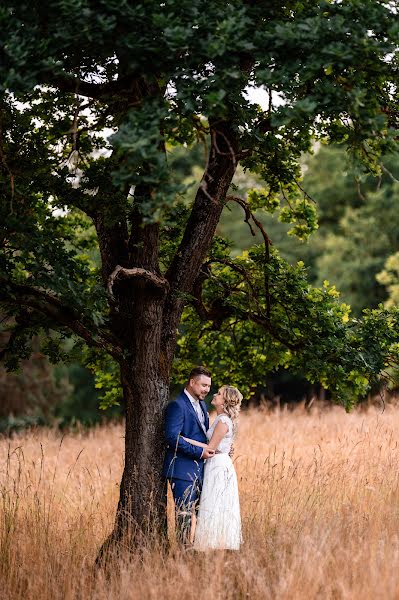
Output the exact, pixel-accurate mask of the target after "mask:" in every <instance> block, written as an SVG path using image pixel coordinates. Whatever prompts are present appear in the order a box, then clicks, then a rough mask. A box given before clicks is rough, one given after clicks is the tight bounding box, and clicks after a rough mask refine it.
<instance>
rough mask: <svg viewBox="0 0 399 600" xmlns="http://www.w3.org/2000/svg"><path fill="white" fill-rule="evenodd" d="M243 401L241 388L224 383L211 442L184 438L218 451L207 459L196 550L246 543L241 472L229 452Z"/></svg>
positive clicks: (217, 396) (233, 547)
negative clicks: (242, 521) (242, 528)
mask: <svg viewBox="0 0 399 600" xmlns="http://www.w3.org/2000/svg"><path fill="white" fill-rule="evenodd" d="M241 401H242V394H241V393H240V392H239V391H238V389H237V388H235V387H233V386H230V385H224V386H222V387H221V388H220V390H219V391H218V393H217V394H215V396H214V397H213V400H212V402H211V404H213V406H214V407H215V408H216V413H217V416H216V419H215V421H214V422H213V424H212V426H211V427H210V428H209V429H208V431H207V438H208V444H207V445H206V444H202V443H201V442H197V441H195V440H192V439H190V438H184V439H185V440H186V441H188V442H190V444H194V445H196V446H201V447H203V448H209V449H211V450H215V451H216V453H215V455H214V456H213V457H212V458H210V459H209V460H207V461H206V463H205V472H204V482H203V487H202V493H201V499H200V505H199V510H198V516H197V527H196V530H195V537H194V549H196V550H207V549H228V550H239V548H240V544H241V543H242V536H241V517H240V501H239V498H238V485H237V476H236V472H235V469H234V466H233V463H232V460H231V458H230V456H229V452H230V451H231V447H232V443H233V440H234V436H235V432H236V426H237V418H238V414H239V412H240V405H241Z"/></svg>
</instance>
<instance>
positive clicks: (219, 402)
mask: <svg viewBox="0 0 399 600" xmlns="http://www.w3.org/2000/svg"><path fill="white" fill-rule="evenodd" d="M211 404H212V405H213V406H214V407H215V408H218V407H221V406H223V404H224V398H223V388H220V389H219V391H218V392H217V393H216V394H215V395H214V396H213V400H212V402H211Z"/></svg>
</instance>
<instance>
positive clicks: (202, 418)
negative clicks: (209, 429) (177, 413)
mask: <svg viewBox="0 0 399 600" xmlns="http://www.w3.org/2000/svg"><path fill="white" fill-rule="evenodd" d="M184 393H185V394H186V396H187V397H188V399H189V400H190V402H191V404H192V406H193V408H194V410H195V412H196V413H197V416H198V418H199V420H200V423H201V425H202V429H203V430H204V432H205V433H206V429H205V416H204V413H203V411H202V408H201V405H200V403H199V400H197V399H196V398H194V397H193V396H192V395H191V394H190V393H189V392H188V391H187V390H186V389H185V390H184Z"/></svg>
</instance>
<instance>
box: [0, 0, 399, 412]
mask: <svg viewBox="0 0 399 600" xmlns="http://www.w3.org/2000/svg"><path fill="white" fill-rule="evenodd" d="M0 22H1V26H2V31H3V42H2V55H3V59H4V60H3V62H2V66H1V70H0V76H1V80H0V89H1V122H0V151H1V167H0V169H1V179H0V199H1V204H0V222H1V225H0V242H1V255H0V278H1V291H0V301H1V303H2V306H3V307H4V311H5V314H6V319H5V321H4V323H5V326H6V327H7V329H10V330H11V331H12V335H11V337H10V342H9V344H8V346H7V348H5V350H4V353H3V354H4V358H5V360H6V364H7V366H8V367H9V368H16V367H17V364H18V360H19V358H21V357H25V356H27V355H28V354H29V352H30V339H31V337H32V335H34V334H38V333H40V335H41V336H43V338H45V339H46V342H45V345H44V348H45V350H46V352H47V354H48V355H49V356H50V358H51V359H52V360H54V361H57V360H59V359H60V358H64V355H63V353H64V352H65V345H64V343H63V342H64V340H65V339H66V338H67V337H68V336H70V335H71V332H72V335H73V336H74V339H75V340H77V339H78V338H79V339H81V340H83V341H81V342H76V345H75V349H74V352H75V355H76V354H80V353H81V351H82V344H83V342H84V343H85V344H87V345H88V347H89V348H90V352H89V353H88V354H87V358H86V360H87V364H89V365H90V366H91V367H92V368H93V369H94V370H96V372H97V374H98V379H97V386H98V387H99V388H100V389H102V390H105V396H104V398H103V404H104V406H106V405H110V404H113V403H114V402H115V399H116V398H117V397H118V396H119V395H120V389H119V384H118V383H117V382H116V378H117V375H116V371H117V369H118V368H119V365H120V364H122V363H123V362H124V361H126V360H128V359H129V360H133V359H134V352H135V351H136V350H135V347H133V345H132V343H131V340H132V339H133V338H134V335H132V332H134V331H135V329H134V327H135V326H136V327H138V324H134V323H132V322H131V315H129V314H128V313H126V314H125V313H123V311H124V310H125V308H124V305H123V302H120V298H119V296H118V294H114V293H113V291H112V285H113V283H115V280H112V273H113V272H114V269H115V268H116V267H117V266H121V265H122V267H123V268H125V269H131V270H132V269H135V268H139V269H141V274H142V275H143V271H145V273H144V278H145V277H147V280H146V281H147V282H148V281H150V282H151V281H152V284H153V285H154V288H156V287H157V286H158V288H157V289H152V292H151V294H152V296H151V298H152V299H153V300H154V302H155V301H156V300H157V299H158V298H159V297H160V292H159V288H160V287H162V286H163V289H165V290H166V289H167V288H168V286H172V288H173V289H171V290H169V291H167V292H165V293H166V294H169V296H168V302H167V303H166V304H167V306H169V307H170V306H172V305H173V306H174V305H176V306H180V304H182V302H181V301H182V300H184V302H183V304H185V305H186V309H185V312H184V315H183V318H182V325H181V332H180V337H179V341H178V352H177V357H176V365H175V371H174V377H175V379H180V378H182V377H183V372H184V373H185V372H186V369H187V368H188V363H189V362H190V364H191V363H192V362H193V361H194V360H195V359H197V360H198V362H205V363H207V364H209V365H212V366H213V368H214V370H215V373H216V374H217V377H219V378H220V379H224V380H228V381H231V382H236V383H238V384H239V385H241V386H242V387H244V388H245V389H246V390H247V392H248V393H249V390H250V389H252V388H253V386H254V385H256V384H258V383H259V382H261V381H262V379H263V377H264V374H265V373H266V372H267V371H268V370H270V369H273V368H276V367H278V366H279V365H285V366H287V367H290V368H291V369H294V370H296V371H297V372H301V373H302V374H305V375H306V376H307V377H308V378H309V379H310V380H312V381H315V380H321V381H323V383H324V385H326V386H329V387H330V388H331V389H332V390H333V392H334V393H335V395H336V397H337V398H338V399H339V400H340V401H342V402H344V403H346V405H348V406H349V405H350V404H351V403H352V402H353V401H354V399H355V398H356V395H357V394H360V393H363V392H364V391H365V389H366V388H367V386H368V385H369V384H370V382H371V381H372V380H373V379H374V378H375V377H377V376H378V375H379V373H380V372H381V370H382V369H383V367H384V356H385V355H386V353H388V354H389V355H390V356H391V357H393V360H396V357H397V355H396V349H395V346H394V345H392V344H393V342H392V340H393V336H394V333H395V332H396V333H397V332H398V329H397V315H396V313H395V311H394V310H393V311H392V312H391V313H389V315H388V313H387V312H386V310H385V309H382V308H381V309H378V310H376V311H372V312H370V313H367V314H366V315H365V317H364V320H363V321H355V320H353V319H351V318H350V315H349V310H348V307H347V306H346V305H345V304H342V303H340V302H339V299H337V297H336V296H337V294H336V291H335V288H334V287H331V286H329V285H327V284H326V285H325V286H323V287H321V288H320V289H316V288H313V287H311V286H310V285H309V283H308V280H307V275H306V270H305V268H304V267H303V265H302V264H296V265H294V266H292V265H290V264H288V263H287V262H285V261H284V260H283V259H282V258H281V257H280V256H279V254H278V252H277V251H275V250H274V249H272V248H271V247H270V240H269V238H268V235H267V232H266V231H265V230H264V228H263V229H262V225H261V223H260V222H258V219H257V217H256V215H255V214H254V211H255V210H258V211H265V212H268V213H273V212H275V211H276V212H277V213H278V214H279V219H280V221H281V222H282V223H287V224H289V225H290V226H291V229H290V234H292V235H295V236H297V237H299V238H300V239H307V238H308V237H309V235H310V234H311V233H312V232H314V231H315V230H316V228H317V218H316V211H315V207H314V204H313V202H312V200H311V199H310V198H309V197H308V196H307V194H306V193H304V191H303V189H302V185H301V157H302V156H303V153H305V152H309V151H311V149H312V146H313V144H314V141H315V140H317V141H323V142H333V143H342V144H345V145H346V146H347V147H349V149H350V150H351V152H352V154H353V156H355V157H356V158H357V159H361V160H362V161H363V164H364V165H366V168H367V169H368V170H371V171H373V172H374V173H377V174H378V173H379V168H380V167H379V160H380V157H381V153H382V152H388V151H390V150H392V149H393V148H394V147H395V143H396V138H395V136H396V135H397V131H396V129H397V100H396V97H395V91H396V86H397V39H398V32H399V25H398V20H397V18H396V14H395V13H393V12H392V11H391V10H390V7H389V6H388V5H387V4H386V3H385V2H382V1H379V0H378V1H376V0H366V1H364V2H358V1H357V0H350V1H348V2H335V1H327V0H320V1H318V2H316V3H315V2H313V1H312V2H310V1H303V2H297V1H289V2H286V3H283V4H281V3H280V2H277V1H273V2H270V1H268V2H256V3H254V2H246V1H233V2H228V3H226V2H221V1H219V0H216V1H214V2H209V3H205V5H204V3H203V2H199V1H196V0H194V1H193V0H190V1H187V0H179V2H177V1H175V0H172V1H171V2H167V3H159V2H158V3H157V2H153V1H149V2H146V3H141V2H130V1H128V0H125V1H122V2H121V1H118V2H116V1H114V0H107V1H105V0H101V1H100V2H98V1H97V2H95V3H94V2H93V1H92V0H68V2H66V1H65V0H49V1H47V2H44V3H43V2H37V1H36V0H35V1H34V2H33V3H30V4H29V5H28V4H27V3H25V2H15V1H13V0H5V1H4V2H3V4H2V7H1V9H0ZM77 24H78V26H77ZM251 86H260V87H262V88H263V89H265V90H266V91H267V93H268V95H269V106H268V108H267V109H265V108H262V107H260V106H258V105H256V104H254V103H251V101H250V99H249V98H248V93H247V91H248V87H251ZM277 97H279V98H280V99H281V100H282V102H280V103H277V102H276V98H277ZM226 132H227V133H226ZM198 142H202V143H203V144H204V146H205V150H206V154H207V160H206V161H204V173H203V174H202V175H201V177H199V179H200V181H197V185H196V186H195V189H194V186H193V185H192V182H191V181H190V180H189V177H188V169H187V167H186V166H183V168H182V162H183V163H184V161H182V160H181V161H180V163H179V160H178V157H179V153H180V157H181V156H184V155H185V154H186V153H187V154H189V153H190V152H195V150H192V148H193V147H195V144H198ZM196 147H198V145H197V146H196ZM172 148H173V149H176V150H175V153H174V152H172V151H171V149H172ZM209 148H211V150H209ZM168 154H170V156H168ZM173 157H175V158H173ZM212 157H213V158H215V157H217V158H218V159H221V157H227V158H225V160H226V161H228V160H229V161H230V165H232V168H231V170H232V172H233V171H237V168H238V164H240V165H241V167H242V168H243V169H244V170H245V171H247V172H248V173H252V174H253V175H255V176H256V177H257V178H260V179H261V180H262V188H261V189H258V188H256V189H255V190H252V191H250V192H249V193H248V194H247V195H246V196H245V197H242V196H238V202H239V204H241V208H243V209H244V213H243V214H244V216H245V218H246V220H247V222H251V223H252V227H253V228H254V229H257V230H258V231H259V232H260V240H261V241H262V242H263V243H262V245H256V246H254V247H253V248H252V249H251V250H250V251H249V252H248V253H247V254H242V255H240V256H237V257H236V258H234V257H233V255H232V253H231V248H230V246H229V244H228V242H226V241H223V240H221V239H219V238H218V237H214V241H213V244H212V247H211V241H210V240H211V238H212V235H210V236H209V240H208V241H206V242H205V241H203V243H202V245H201V242H202V240H203V239H204V238H201V237H200V236H199V234H198V239H199V242H198V245H197V247H196V250H195V252H193V254H192V256H191V257H190V260H189V261H186V263H185V264H184V265H180V273H178V274H176V272H175V266H176V264H178V263H179V260H180V259H179V257H180V256H182V252H183V251H187V249H188V241H187V240H190V236H191V237H193V238H194V239H195V240H196V239H197V237H196V236H197V229H199V227H200V226H201V221H204V222H205V221H206V222H207V223H208V221H209V224H210V225H209V227H211V224H212V227H213V230H214V229H215V227H216V222H217V218H216V217H219V216H220V214H219V215H217V214H216V212H215V213H213V212H212V211H213V209H214V207H215V206H216V207H217V209H218V207H219V206H221V205H222V204H223V203H229V202H230V199H229V197H228V195H227V196H226V194H225V193H224V192H222V191H220V190H222V188H223V186H222V185H221V184H220V185H216V184H218V183H219V180H220V181H222V180H223V177H225V176H226V169H221V170H219V171H217V169H215V172H216V171H217V173H218V175H217V177H219V180H217V181H216V182H215V176H213V175H212V177H211V176H210V175H209V173H210V171H209V169H210V163H211V162H212V161H211V158H212ZM214 162H217V161H216V159H215V160H214ZM209 182H210V183H213V184H214V185H215V188H216V189H218V190H219V192H218V193H219V194H220V197H216V195H215V197H212V196H210V195H209V193H208V191H207V187H206V186H207V185H208V183H209ZM230 191H231V195H232V196H234V195H236V196H237V194H235V192H236V190H235V189H234V187H232V188H230ZM194 192H195V194H194ZM207 194H208V196H207ZM193 196H194V197H195V198H193ZM203 197H206V198H207V201H208V202H207V203H206V202H205V201H203V205H201V206H202V208H201V210H199V209H198V210H197V212H195V208H196V207H197V205H196V201H197V199H198V198H200V199H201V198H202V200H203ZM202 200H201V201H202ZM236 201H237V198H236ZM377 201H380V200H377ZM197 208H198V207H197ZM215 210H216V209H215ZM337 210H338V209H337ZM340 210H342V212H345V209H344V208H343V207H341V208H340ZM201 211H202V212H201ZM214 216H215V219H214ZM211 217H212V218H211ZM348 218H349V217H348ZM207 219H208V220H207ZM348 226H351V225H348ZM213 230H212V231H211V233H212V234H213ZM154 240H155V241H154ZM97 244H99V246H100V254H98V252H97V251H96V249H97ZM184 244H185V245H184ZM198 257H199V258H200V259H201V260H199V258H198ZM197 259H198V261H199V264H201V263H202V268H201V270H200V273H199V275H198V270H199V269H198V268H196V267H194V266H193V267H192V268H193V273H194V271H195V269H197V270H196V272H195V276H194V275H192V279H193V281H192V282H191V284H187V285H186V287H184V286H183V285H181V286H180V287H179V284H178V283H176V282H179V281H180V280H182V281H183V280H184V281H185V280H186V279H185V277H183V275H182V274H181V273H182V271H183V270H184V269H187V268H188V266H187V265H188V263H190V264H191V263H192V264H193V265H194V263H195V260H197ZM136 275H137V272H136V273H135V276H136ZM172 275H174V276H172ZM197 275H198V277H197ZM187 280H188V279H187ZM154 282H155V284H154ZM143 285H144V284H143ZM173 286H175V287H173ZM135 291H136V292H137V293H138V291H140V290H139V286H138V287H136V288H135ZM149 295H150V292H149ZM169 300H170V301H169ZM118 302H119V304H118ZM178 310H180V308H179V309H176V311H177V312H176V315H177V316H180V315H179V314H178ZM121 322H122V323H124V324H125V325H126V326H125V327H123V326H122V325H121ZM164 329H165V331H166V330H167V326H166V325H165V328H164ZM172 329H174V331H175V330H176V328H175V327H173V326H172ZM55 332H56V333H55ZM143 335H144V334H143ZM165 335H166V334H165ZM168 335H169V334H168ZM373 336H374V337H373ZM169 337H171V335H170V336H169ZM172 337H173V336H172ZM165 344H166V342H165ZM370 346H371V348H370ZM140 347H141V348H143V346H140ZM143 352H144V350H143ZM110 357H112V358H110Z"/></svg>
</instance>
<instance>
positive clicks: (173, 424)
mask: <svg viewBox="0 0 399 600" xmlns="http://www.w3.org/2000/svg"><path fill="white" fill-rule="evenodd" d="M200 406H201V408H202V411H203V413H204V416H205V429H208V427H209V415H208V411H207V409H206V404H205V402H203V401H202V400H201V401H200ZM181 436H184V437H187V438H191V439H192V440H196V441H197V442H203V443H204V444H206V443H207V442H208V440H207V437H206V435H205V433H204V430H203V429H202V427H201V423H200V420H199V418H198V416H197V413H196V412H195V410H194V407H193V405H192V404H191V402H190V399H189V398H188V396H187V395H186V394H185V393H184V392H182V393H181V394H180V395H179V396H178V397H177V398H176V400H173V401H172V402H170V403H169V404H168V406H167V407H166V415H165V438H166V443H167V450H166V457H165V462H164V466H163V475H164V477H168V478H170V479H183V480H185V481H195V480H197V479H202V476H203V471H204V460H203V459H201V458H200V456H201V454H202V450H203V449H202V448H201V447H199V446H194V445H193V444H190V443H189V442H186V441H185V440H183V439H182V437H181Z"/></svg>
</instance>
